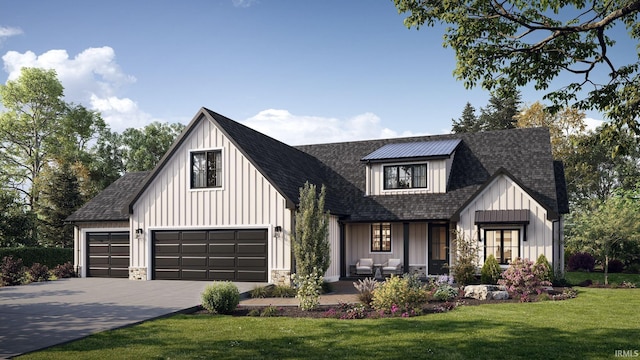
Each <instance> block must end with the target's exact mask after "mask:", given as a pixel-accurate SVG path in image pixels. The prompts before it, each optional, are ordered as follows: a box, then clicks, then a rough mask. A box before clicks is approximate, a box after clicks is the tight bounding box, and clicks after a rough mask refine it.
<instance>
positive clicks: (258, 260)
mask: <svg viewBox="0 0 640 360" xmlns="http://www.w3.org/2000/svg"><path fill="white" fill-rule="evenodd" d="M265 266H267V258H265V257H238V267H243V268H244V267H247V268H264V267H265Z"/></svg>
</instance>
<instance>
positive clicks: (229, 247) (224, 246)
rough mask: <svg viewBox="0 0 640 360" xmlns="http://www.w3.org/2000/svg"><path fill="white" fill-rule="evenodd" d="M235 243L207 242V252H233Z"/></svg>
mask: <svg viewBox="0 0 640 360" xmlns="http://www.w3.org/2000/svg"><path fill="white" fill-rule="evenodd" d="M235 252H236V244H235V243H221V244H209V254H235Z"/></svg>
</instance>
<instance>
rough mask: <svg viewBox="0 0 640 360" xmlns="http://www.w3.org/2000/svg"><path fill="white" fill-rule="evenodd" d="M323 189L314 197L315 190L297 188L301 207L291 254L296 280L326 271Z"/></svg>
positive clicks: (308, 186) (326, 217)
mask: <svg viewBox="0 0 640 360" xmlns="http://www.w3.org/2000/svg"><path fill="white" fill-rule="evenodd" d="M325 196H326V187H325V186H324V185H323V186H322V189H321V190H320V196H318V197H316V186H315V185H313V184H309V182H306V183H305V184H304V187H303V188H300V205H299V208H298V210H297V211H296V216H295V219H296V225H295V232H294V236H293V253H294V256H295V260H296V273H297V275H298V276H307V275H311V274H313V273H314V272H313V269H314V268H316V269H317V270H318V271H320V274H324V273H325V272H326V271H327V269H329V264H330V262H331V258H330V254H329V250H330V245H329V213H328V212H324V202H325Z"/></svg>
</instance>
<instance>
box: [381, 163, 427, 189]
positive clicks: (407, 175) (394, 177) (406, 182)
mask: <svg viewBox="0 0 640 360" xmlns="http://www.w3.org/2000/svg"><path fill="white" fill-rule="evenodd" d="M426 187H427V164H413V165H388V166H384V189H385V190H393V189H416V188H418V189H419V188H422V189H425V188H426Z"/></svg>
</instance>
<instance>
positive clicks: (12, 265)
mask: <svg viewBox="0 0 640 360" xmlns="http://www.w3.org/2000/svg"><path fill="white" fill-rule="evenodd" d="M23 278H24V266H23V264H22V259H20V258H14V257H13V256H11V255H9V256H5V257H3V258H2V279H0V280H1V281H0V284H1V285H2V286H13V285H20V284H22V280H23Z"/></svg>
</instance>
